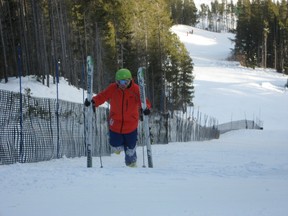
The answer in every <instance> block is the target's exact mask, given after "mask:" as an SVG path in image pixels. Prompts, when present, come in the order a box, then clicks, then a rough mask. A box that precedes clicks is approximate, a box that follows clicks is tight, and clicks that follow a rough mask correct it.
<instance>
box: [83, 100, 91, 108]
mask: <svg viewBox="0 0 288 216" xmlns="http://www.w3.org/2000/svg"><path fill="white" fill-rule="evenodd" d="M90 104H91V102H90V101H89V100H88V99H87V98H86V99H85V101H84V105H85V106H86V107H89V106H90Z"/></svg>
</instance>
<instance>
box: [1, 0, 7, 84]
mask: <svg viewBox="0 0 288 216" xmlns="http://www.w3.org/2000/svg"><path fill="white" fill-rule="evenodd" d="M1 6H2V5H1ZM0 36H1V43H2V47H3V54H4V56H3V57H4V65H5V70H4V72H3V73H4V74H3V77H4V79H5V83H7V82H8V77H7V74H8V63H7V56H6V49H5V42H4V34H3V29H2V20H1V16H0ZM1 77H2V76H1ZM1 77H0V78H1Z"/></svg>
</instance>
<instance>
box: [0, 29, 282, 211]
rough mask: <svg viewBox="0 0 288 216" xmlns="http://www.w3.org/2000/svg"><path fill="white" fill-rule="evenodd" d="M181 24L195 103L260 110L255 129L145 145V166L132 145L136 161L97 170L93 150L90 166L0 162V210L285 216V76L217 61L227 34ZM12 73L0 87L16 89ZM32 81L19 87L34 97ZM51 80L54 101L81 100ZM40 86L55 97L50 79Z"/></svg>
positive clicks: (230, 111) (229, 115)
mask: <svg viewBox="0 0 288 216" xmlns="http://www.w3.org/2000/svg"><path fill="white" fill-rule="evenodd" d="M189 28H191V27H187V26H174V27H173V28H172V30H173V31H174V32H175V33H177V34H178V35H179V37H180V39H181V40H182V41H183V42H184V43H185V45H186V46H187V49H188V50H189V52H190V54H191V56H192V58H193V60H194V63H195V65H194V69H195V71H194V73H195V76H196V78H195V89H196V92H195V94H196V97H195V106H197V107H199V109H200V110H201V111H202V112H204V113H207V114H209V115H211V116H215V117H216V118H218V120H219V121H220V122H226V121H229V120H231V119H233V120H236V119H243V118H244V117H245V116H246V117H247V118H252V117H253V115H260V117H261V118H262V119H263V120H264V130H261V131H260V130H240V131H233V132H229V133H226V134H224V135H223V136H221V137H220V139H218V140H211V141H205V142H187V143H170V144H168V145H153V146H152V150H153V160H154V168H152V169H150V168H142V160H143V157H142V148H138V149H137V153H138V158H139V159H138V168H136V169H131V168H127V167H125V166H124V158H123V154H121V155H120V156H119V155H112V156H111V157H103V158H102V160H103V165H104V168H102V169H101V168H99V167H100V165H99V158H93V168H90V169H88V168H86V158H74V159H67V158H63V159H59V160H53V161H48V162H41V163H34V164H14V165H9V166H0V216H19V215H25V216H26V215H27V216H28V215H29V216H38V215H41V216H51V215H53V216H64V215H65V216H79V215H107V216H114V215H117V216H134V215H137V216H151V215H159V216H162V215H163V216H164V215H165V216H175V215H177V216H231V215H233V216H244V215H245V216H287V215H288V206H287V200H288V143H287V140H288V128H287V126H286V125H287V124H285V123H286V122H287V119H288V116H287V110H288V106H287V105H288V104H287V103H288V95H287V91H286V90H285V89H284V88H283V86H284V84H285V83H286V80H287V76H283V75H280V74H277V73H275V72H274V71H271V70H262V69H257V70H251V69H247V68H243V67H240V66H239V64H237V63H236V62H227V61H226V60H225V58H226V56H228V55H229V51H230V50H229V49H230V48H231V47H232V46H233V45H232V44H231V43H230V41H229V39H227V37H232V35H226V34H214V33H210V32H206V31H202V30H198V29H194V34H193V35H188V36H187V33H186V32H187V29H189ZM185 33H186V34H185ZM15 81H16V82H15V84H16V86H14V87H13V85H14V84H13V80H12V79H10V81H9V83H8V84H3V83H1V84H0V88H1V89H3V88H4V89H5V88H6V89H8V88H10V89H11V88H15V89H16V90H17V89H18V84H17V80H15ZM34 84H35V82H34V81H31V80H30V83H29V84H27V86H28V87H29V88H31V90H32V94H33V95H34V96H40V95H37V94H38V93H40V92H41V91H43V90H41V89H40V88H42V86H41V85H38V84H37V85H36V84H35V85H34ZM8 86H9V87H8ZM60 88H61V89H62V91H63V93H60V95H63V98H62V99H65V98H64V95H68V96H69V97H68V98H66V100H70V99H71V98H72V97H71V95H73V98H76V97H77V100H78V98H79V100H80V101H82V92H81V90H79V94H78V93H77V94H78V96H77V94H76V93H75V92H77V91H78V90H76V89H75V88H72V89H71V86H68V85H66V82H65V81H63V80H62V81H61V82H60ZM45 89H46V90H45V91H44V94H45V95H46V96H48V95H49V94H50V93H52V94H53V95H52V97H55V92H54V91H55V90H54V89H55V86H52V87H51V89H47V88H46V87H45ZM74 94H75V97H74ZM285 121H286V122H285ZM145 159H146V158H145ZM146 161H147V160H146Z"/></svg>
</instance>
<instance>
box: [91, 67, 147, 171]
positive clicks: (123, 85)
mask: <svg viewBox="0 0 288 216" xmlns="http://www.w3.org/2000/svg"><path fill="white" fill-rule="evenodd" d="M106 101H107V102H109V103H110V113H109V117H108V118H109V119H108V120H109V142H110V145H111V150H112V152H114V153H116V154H120V152H121V151H124V152H125V164H126V166H129V167H135V166H136V162H137V154H136V142H137V127H138V121H139V115H140V112H142V110H141V100H140V90H139V86H138V85H137V84H136V83H135V82H134V80H133V79H132V75H131V72H130V71H129V70H128V69H126V68H122V69H120V70H118V71H117V72H116V75H115V82H114V83H112V84H110V85H109V86H108V87H107V88H106V89H105V90H103V91H101V92H100V93H99V94H97V95H96V96H94V97H93V98H92V100H91V102H92V105H93V106H95V107H98V106H100V105H101V104H103V103H104V102H106ZM91 102H90V101H88V100H87V98H86V100H85V106H90V104H91ZM146 102H147V108H146V109H145V110H143V114H144V115H149V114H150V108H151V103H150V102H149V100H148V99H146Z"/></svg>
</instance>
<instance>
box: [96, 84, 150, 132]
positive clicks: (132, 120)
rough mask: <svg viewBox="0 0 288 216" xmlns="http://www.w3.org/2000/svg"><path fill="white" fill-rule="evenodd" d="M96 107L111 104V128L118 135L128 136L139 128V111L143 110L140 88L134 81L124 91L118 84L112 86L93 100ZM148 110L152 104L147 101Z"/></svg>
mask: <svg viewBox="0 0 288 216" xmlns="http://www.w3.org/2000/svg"><path fill="white" fill-rule="evenodd" d="M92 100H93V102H94V106H96V107H98V106H99V105H101V104H103V103H104V102H106V101H108V102H109V103H110V114H109V127H110V130H111V131H113V132H116V133H122V134H127V133H130V132H132V131H134V130H135V129H136V128H137V127H138V121H139V110H140V108H141V100H140V90H139V86H138V85H137V84H136V83H135V82H134V81H133V80H132V81H131V84H130V85H129V86H128V87H127V88H126V89H124V90H122V89H121V88H119V87H118V85H117V84H116V83H112V84H110V85H109V86H108V87H107V88H106V89H105V90H103V91H102V92H100V93H99V94H97V95H96V96H94V97H93V98H92ZM146 103H147V108H148V109H150V108H151V103H150V102H149V100H148V99H146Z"/></svg>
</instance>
